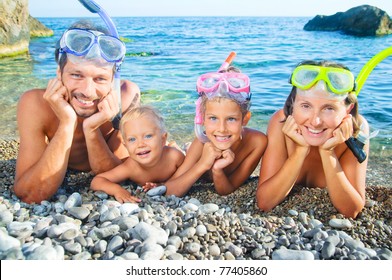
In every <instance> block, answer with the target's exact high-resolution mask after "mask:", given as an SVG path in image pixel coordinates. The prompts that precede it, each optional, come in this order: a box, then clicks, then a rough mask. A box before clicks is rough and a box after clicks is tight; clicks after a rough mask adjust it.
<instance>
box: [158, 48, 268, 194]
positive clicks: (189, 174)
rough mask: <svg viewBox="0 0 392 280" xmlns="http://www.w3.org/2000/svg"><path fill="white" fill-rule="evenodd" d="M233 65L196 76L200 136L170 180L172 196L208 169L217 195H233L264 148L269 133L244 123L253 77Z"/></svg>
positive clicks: (248, 115) (169, 188)
mask: <svg viewBox="0 0 392 280" xmlns="http://www.w3.org/2000/svg"><path fill="white" fill-rule="evenodd" d="M232 57H233V56H232ZM228 64H230V63H227V62H226V63H224V64H223V65H222V67H221V69H220V71H219V72H217V73H207V74H204V75H201V76H200V77H199V79H198V81H197V91H198V93H199V96H200V97H199V99H198V101H197V106H196V118H195V123H196V126H195V130H196V135H197V136H198V137H197V138H195V139H194V140H193V142H192V144H191V145H190V147H189V149H188V150H187V154H186V157H185V160H184V163H183V164H182V165H181V166H180V168H179V169H178V170H177V172H176V173H175V174H174V175H173V177H172V178H171V179H170V180H169V181H168V182H166V183H165V185H166V187H167V192H166V194H167V195H170V194H174V195H176V196H184V195H185V194H186V193H187V192H188V191H189V189H190V188H191V187H192V185H193V184H194V183H195V182H196V181H197V180H198V179H199V178H200V177H202V176H203V175H204V174H205V173H207V174H206V175H207V179H208V180H209V181H212V182H213V183H214V187H215V190H216V192H217V193H218V194H220V195H227V194H230V193H232V192H234V191H235V190H236V189H238V188H239V187H240V186H241V185H242V184H243V183H244V182H245V180H246V179H248V178H249V176H250V174H251V173H252V172H253V171H254V169H255V168H256V167H257V165H258V163H259V161H260V158H261V156H262V155H263V153H264V150H265V147H266V145H267V137H266V136H265V135H264V134H263V133H262V132H260V131H257V130H253V129H250V128H246V127H245V125H246V124H247V123H248V121H249V119H250V112H249V107H250V97H251V94H250V89H249V78H248V76H246V75H244V74H241V73H238V72H236V69H235V68H233V67H230V68H227V66H228ZM202 125H204V129H205V131H204V130H203V129H202Z"/></svg>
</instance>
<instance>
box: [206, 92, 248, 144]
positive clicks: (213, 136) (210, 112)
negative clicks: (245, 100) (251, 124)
mask: <svg viewBox="0 0 392 280" xmlns="http://www.w3.org/2000/svg"><path fill="white" fill-rule="evenodd" d="M243 125H245V124H244V123H243V117H242V113H241V109H240V106H239V105H238V104H237V103H236V102H234V101H232V100H230V99H226V98H219V99H215V100H208V101H207V102H206V104H205V113H204V127H205V131H206V135H207V137H208V139H209V140H210V141H211V142H212V144H214V146H215V147H217V148H218V149H220V150H227V149H229V148H230V147H231V146H232V145H233V144H234V143H236V142H237V141H239V140H240V139H241V133H242V126H243Z"/></svg>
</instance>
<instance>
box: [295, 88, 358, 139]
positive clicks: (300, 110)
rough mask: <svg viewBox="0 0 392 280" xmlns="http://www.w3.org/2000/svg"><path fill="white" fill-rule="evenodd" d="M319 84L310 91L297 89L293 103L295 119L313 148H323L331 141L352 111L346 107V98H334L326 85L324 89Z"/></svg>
mask: <svg viewBox="0 0 392 280" xmlns="http://www.w3.org/2000/svg"><path fill="white" fill-rule="evenodd" d="M318 84H319V83H317V84H316V85H315V86H314V87H312V88H311V89H309V90H301V89H298V88H297V95H296V97H295V101H294V103H293V118H294V120H295V122H296V123H297V125H298V126H299V129H300V131H301V133H302V135H303V137H304V138H305V141H306V142H307V143H308V144H309V145H311V146H321V145H323V144H324V143H325V141H327V140H328V139H330V138H331V137H332V136H333V135H332V132H333V131H334V130H335V129H336V128H337V127H338V126H339V125H340V123H341V122H342V120H343V118H344V117H345V116H347V114H349V110H350V109H351V108H349V107H348V106H346V105H345V103H344V98H339V97H335V98H334V97H333V95H332V94H331V93H329V92H327V88H326V85H325V83H324V85H325V86H324V87H322V86H321V87H320V86H318Z"/></svg>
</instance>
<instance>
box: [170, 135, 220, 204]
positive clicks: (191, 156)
mask: <svg viewBox="0 0 392 280" xmlns="http://www.w3.org/2000/svg"><path fill="white" fill-rule="evenodd" d="M217 157H220V152H219V153H217V152H216V151H215V150H214V149H213V148H212V145H211V143H206V144H203V143H201V142H200V141H199V140H198V139H195V140H194V141H193V142H192V144H191V146H190V147H189V149H188V152H187V155H186V157H185V160H184V162H183V164H182V165H181V166H180V167H179V168H178V169H177V171H176V173H175V174H174V175H173V176H172V177H171V178H170V179H169V180H168V181H167V182H166V183H165V185H166V187H167V191H166V195H172V194H173V195H176V196H178V197H181V196H184V195H185V194H186V193H187V192H188V191H189V189H190V188H191V187H192V185H193V184H194V183H195V182H196V181H197V180H198V179H199V178H200V177H201V176H202V175H203V174H204V173H205V172H206V171H207V170H210V169H211V167H212V165H213V163H214V161H215V159H216V158H217Z"/></svg>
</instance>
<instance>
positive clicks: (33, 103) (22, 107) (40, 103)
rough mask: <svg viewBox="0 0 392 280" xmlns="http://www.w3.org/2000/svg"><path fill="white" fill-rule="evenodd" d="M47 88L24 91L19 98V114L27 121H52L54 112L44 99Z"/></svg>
mask: <svg viewBox="0 0 392 280" xmlns="http://www.w3.org/2000/svg"><path fill="white" fill-rule="evenodd" d="M44 93H45V89H32V90H28V91H26V92H24V93H23V94H22V96H21V97H20V99H19V102H18V109H17V114H18V116H20V117H22V116H25V117H22V118H21V119H23V120H24V122H25V121H28V120H30V121H37V119H40V121H41V122H45V123H46V122H52V121H53V118H54V117H55V114H54V112H53V111H52V109H51V108H50V106H49V104H48V103H47V102H46V100H45V99H44V97H43V95H44Z"/></svg>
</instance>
